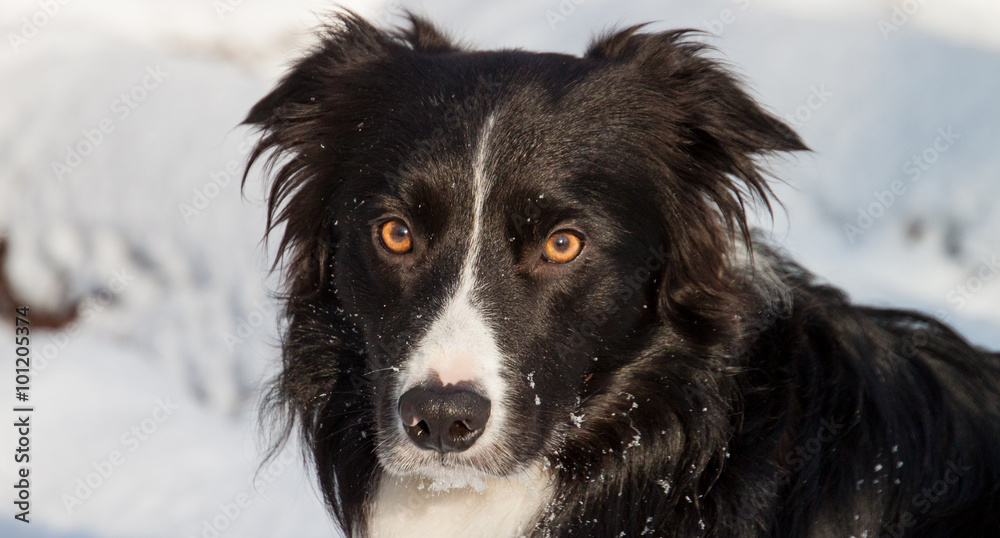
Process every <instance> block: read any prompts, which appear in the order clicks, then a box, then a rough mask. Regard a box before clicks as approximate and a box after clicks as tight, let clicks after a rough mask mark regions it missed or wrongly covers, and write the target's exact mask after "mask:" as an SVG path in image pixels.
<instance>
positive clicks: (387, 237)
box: [379, 219, 413, 254]
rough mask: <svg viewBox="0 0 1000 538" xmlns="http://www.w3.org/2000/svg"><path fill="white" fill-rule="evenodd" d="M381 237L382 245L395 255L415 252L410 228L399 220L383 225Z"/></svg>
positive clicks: (380, 231)
mask: <svg viewBox="0 0 1000 538" xmlns="http://www.w3.org/2000/svg"><path fill="white" fill-rule="evenodd" d="M379 237H380V238H381V239H382V245H384V246H385V248H386V249H388V250H389V252H392V253H393V254H406V253H407V252H409V251H411V250H413V238H412V237H411V236H410V228H409V227H408V226H407V225H406V223H405V222H403V221H401V220H399V219H392V220H389V221H386V222H385V223H384V224H382V227H381V228H380V229H379Z"/></svg>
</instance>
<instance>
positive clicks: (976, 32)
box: [0, 0, 1000, 538]
mask: <svg viewBox="0 0 1000 538" xmlns="http://www.w3.org/2000/svg"><path fill="white" fill-rule="evenodd" d="M914 1H915V0H914ZM223 2H224V4H223V3H220V2H210V1H208V0H175V1H172V2H169V3H168V2H159V1H154V0H90V1H88V2H73V1H70V2H67V3H65V5H60V7H59V11H58V12H57V13H56V14H54V15H50V16H47V17H46V22H45V24H43V25H39V28H38V29H37V35H33V36H32V37H30V39H27V42H26V43H23V44H21V45H19V46H18V47H17V51H16V52H14V47H13V46H12V45H11V42H10V41H9V36H10V35H11V33H20V32H22V31H23V30H24V27H25V19H24V18H23V17H27V18H28V19H27V20H29V21H30V20H31V18H32V17H36V16H37V13H38V12H39V10H41V9H42V7H40V6H41V4H39V3H38V2H37V1H36V0H17V1H10V0H8V1H7V2H5V4H4V10H2V11H0V30H3V32H0V33H2V35H3V37H4V42H3V43H0V80H2V81H3V83H2V84H0V103H3V104H2V105H0V235H2V236H4V237H6V239H7V241H8V247H9V249H8V250H9V252H8V256H7V259H6V264H5V266H4V267H3V271H4V274H5V276H6V278H7V279H8V280H9V281H10V282H11V283H12V284H13V285H14V287H15V289H17V290H18V292H19V293H20V294H21V299H22V300H25V301H27V302H29V303H30V304H32V305H34V306H35V307H36V308H37V309H38V310H42V309H45V310H49V311H59V310H62V309H66V308H69V307H71V306H72V305H74V304H76V305H78V308H79V309H80V312H81V316H80V318H79V320H78V322H77V323H76V324H74V325H73V326H71V327H69V328H67V329H61V330H58V331H51V330H49V331H43V330H38V331H35V332H34V333H33V342H34V352H35V372H34V385H33V386H34V388H33V389H32V402H33V403H34V404H35V405H36V406H37V412H36V414H35V418H34V419H33V420H36V421H37V422H36V424H35V425H34V430H33V432H32V443H33V444H32V446H33V458H34V459H33V465H32V475H33V476H34V477H35V480H34V489H33V494H34V497H33V499H34V504H33V516H34V518H35V522H34V523H33V524H31V525H30V526H25V525H23V524H20V523H18V524H16V525H15V524H13V523H11V522H12V521H13V520H12V518H11V515H12V513H11V511H12V510H13V508H12V507H11V506H10V504H9V503H5V504H4V505H3V508H0V516H2V517H0V535H3V536H25V537H54V536H61V537H77V538H105V537H112V536H129V537H160V536H183V537H185V538H187V537H202V536H212V535H213V534H212V532H211V531H209V530H206V527H205V525H206V524H208V525H209V526H212V525H213V524H214V525H216V531H215V532H218V533H219V535H220V536H227V535H228V536H240V537H249V538H254V537H270V536H302V537H313V536H315V537H319V536H330V535H332V533H333V530H332V526H331V524H330V522H329V520H328V518H327V516H326V514H325V513H324V509H323V506H322V503H321V501H320V500H319V499H318V495H317V493H316V492H315V488H314V487H313V486H312V484H313V478H312V476H311V474H310V473H309V472H308V471H307V470H305V469H303V468H302V466H301V465H299V464H298V463H297V460H296V459H295V456H296V454H297V453H296V451H295V450H296V449H295V447H292V448H289V449H287V451H286V452H285V453H284V455H283V456H282V459H280V460H279V463H280V465H279V466H278V467H274V468H271V469H270V470H268V469H263V470H261V471H260V473H257V467H258V464H259V463H260V451H259V450H258V449H257V447H256V444H255V440H256V439H257V438H258V435H257V432H256V430H255V428H254V411H255V404H256V400H257V397H258V387H259V385H260V382H261V380H263V379H266V378H267V377H268V375H269V373H270V372H271V371H272V370H273V367H274V365H275V358H276V345H277V329H276V308H277V306H276V304H275V302H274V300H273V298H272V297H271V292H272V291H273V290H274V289H275V288H276V286H277V281H276V279H275V277H274V276H273V275H269V273H268V270H267V269H268V260H267V257H266V254H267V253H266V252H265V251H264V249H263V248H262V245H261V244H260V237H261V234H262V233H263V226H264V212H263V208H262V206H261V192H262V186H261V178H260V176H259V175H258V173H256V172H255V173H253V174H251V176H250V178H249V180H248V186H247V190H246V195H247V199H245V200H244V199H242V198H241V196H240V188H239V180H238V177H237V175H238V174H239V173H240V171H239V167H240V165H241V164H242V162H243V161H244V158H245V154H246V149H247V145H248V143H249V142H250V141H251V140H252V136H251V134H250V133H248V132H247V131H246V130H245V129H244V128H240V127H238V126H237V125H238V123H239V121H240V120H241V119H242V117H243V115H244V114H245V113H246V111H247V110H248V109H249V107H250V106H251V105H252V104H253V103H254V102H255V100H256V99H258V98H259V97H261V96H262V95H263V94H264V93H265V92H266V91H267V89H268V88H269V87H270V85H271V84H273V82H274V78H275V77H276V76H277V75H278V74H280V72H281V69H282V66H283V65H284V64H286V63H287V62H288V61H289V60H290V59H291V58H292V57H294V54H295V51H296V50H299V48H301V47H302V46H303V45H305V44H307V43H308V42H309V40H310V34H309V32H308V28H309V27H310V26H311V25H312V24H314V23H315V21H316V20H317V12H321V11H322V10H324V9H326V8H327V6H328V4H327V3H325V2H320V1H319V0H315V1H301V2H278V1H277V0H246V1H242V0H223ZM903 4H905V2H898V3H896V4H893V3H891V2H867V1H862V0H852V1H840V0H838V1H836V2H833V1H831V0H809V1H805V0H803V1H801V2H800V1H799V0H795V1H792V0H716V1H711V2H704V1H697V0H676V1H674V2H670V3H669V6H668V8H664V3H663V2H662V1H661V0H636V1H632V2H629V3H628V4H627V6H623V5H622V3H620V2H619V3H612V2H610V1H606V0H605V1H602V0H572V1H570V0H562V1H557V0H546V1H543V2H529V1H528V0H523V1H518V2H491V3H481V2H477V3H469V2H459V1H458V0H434V1H426V2H422V3H417V2H412V3H404V4H400V3H399V2H396V1H390V2H382V1H375V0H368V1H365V0H358V1H355V2H347V3H346V5H347V6H348V7H351V8H352V9H355V10H357V11H359V12H360V13H361V14H363V15H366V16H369V17H374V18H377V19H379V20H381V21H392V22H399V21H400V20H401V19H400V17H401V15H402V13H403V7H404V6H405V7H411V8H413V9H414V10H415V11H417V12H418V13H424V14H427V15H429V16H431V17H432V18H433V19H435V20H437V21H440V22H441V23H442V26H443V27H444V28H445V29H447V30H448V31H449V32H450V33H452V34H454V35H456V36H458V37H460V38H462V39H463V40H464V41H465V42H468V43H471V44H474V45H477V46H482V47H523V48H527V49H545V50H557V51H565V52H573V53H578V52H580V51H581V50H582V49H583V48H584V46H585V45H586V43H587V41H588V40H589V38H590V37H591V35H592V34H593V33H595V32H596V31H601V30H605V29H607V28H610V27H613V26H623V25H627V24H633V23H638V22H645V21H656V22H654V23H653V24H652V25H651V29H665V28H670V27H694V28H701V29H706V30H709V31H711V32H713V33H715V34H718V37H717V38H713V39H711V42H712V43H713V44H715V45H716V46H717V47H718V48H719V49H720V52H719V55H720V56H721V57H723V58H725V59H726V60H727V61H728V62H729V63H731V64H732V65H734V66H735V68H736V69H737V70H738V72H740V73H741V74H742V75H743V76H745V77H746V79H747V80H748V81H749V84H750V86H751V87H752V88H753V90H754V91H755V94H756V95H757V97H758V98H759V99H760V100H761V101H762V102H763V103H765V104H766V105H767V106H768V107H769V108H771V109H772V110H773V111H775V112H776V113H778V114H779V115H780V116H782V117H790V118H791V120H790V121H791V122H792V123H793V124H795V126H796V128H797V129H798V130H799V132H800V133H801V134H802V135H803V137H804V138H805V140H806V142H807V143H808V144H809V145H810V146H811V147H812V148H813V149H814V150H815V151H814V153H812V154H808V155H802V156H798V157H793V158H790V159H784V160H778V161H776V162H775V163H774V165H775V172H776V175H777V176H778V177H780V178H782V179H783V180H784V181H785V183H776V190H777V191H778V194H779V197H780V198H781V199H782V201H783V202H784V210H779V211H778V214H777V215H776V218H775V222H774V225H773V229H774V232H773V234H772V235H773V238H774V240H775V241H776V242H779V243H781V244H784V245H785V246H786V248H787V249H788V250H789V252H790V253H792V254H793V255H794V256H795V257H797V258H798V259H799V260H800V261H801V262H803V264H804V265H806V266H807V267H809V268H811V269H813V270H814V271H816V272H817V273H818V274H819V275H821V276H822V277H823V278H825V279H827V280H829V281H831V282H833V283H834V284H837V285H840V286H843V287H845V288H846V289H847V290H849V291H850V293H851V294H852V296H854V297H855V298H856V299H858V300H860V301H863V302H867V303H873V304H878V305H889V304H892V305H897V306H903V307H914V308H919V309H922V310H926V311H929V312H933V313H936V314H938V315H940V316H942V317H943V318H945V319H947V320H948V321H949V322H950V323H953V324H954V325H955V326H956V327H958V328H959V330H960V331H961V332H962V333H963V334H966V335H967V336H968V337H969V338H971V339H972V340H973V341H974V342H977V343H979V344H982V345H988V346H990V347H993V348H1000V330H998V329H1000V278H996V272H995V271H998V270H1000V267H998V266H997V261H994V260H998V261H1000V212H997V211H996V210H995V207H996V204H997V203H998V202H1000V173H998V172H997V170H1000V152H997V151H996V149H997V148H998V147H1000V131H998V130H997V128H996V126H997V125H1000V102H998V101H997V99H996V95H997V94H998V91H1000V38H998V37H997V36H1000V32H998V31H997V30H998V26H1000V22H998V21H1000V18H998V17H997V16H996V15H997V9H998V7H997V4H996V3H995V2H992V1H990V0H949V2H947V3H946V2H924V3H921V7H920V8H919V10H918V11H917V12H916V13H915V14H913V15H912V17H910V18H909V20H908V21H907V22H906V23H905V24H902V25H900V27H899V30H898V31H895V32H891V33H890V34H888V35H884V34H883V30H880V27H879V21H880V20H890V21H891V16H892V13H893V11H892V10H893V6H894V5H896V6H902V5H903ZM220 5H224V6H231V7H232V9H231V10H230V9H228V8H225V7H222V8H220ZM144 83H145V84H144ZM123 94H125V97H123ZM942 133H944V134H942ZM956 135H957V136H956ZM88 143H89V144H90V145H91V146H93V148H92V151H86V153H88V154H87V155H81V156H80V157H79V159H73V158H72V156H71V155H68V154H69V153H71V152H70V151H69V150H68V147H72V148H74V149H80V148H82V149H83V150H86V149H87V144H88ZM935 145H936V147H935ZM914 156H916V159H915V158H914ZM931 158H933V161H934V162H933V164H929V163H928V162H925V161H929V160H930V159H931ZM77 160H78V161H79V162H77ZM918 160H920V162H921V163H923V164H925V165H926V170H924V169H923V168H922V167H921V165H920V164H919V163H918V162H917V161H918ZM53 163H55V164H57V165H63V167H64V168H60V167H59V166H55V167H54V166H53ZM914 167H916V168H914ZM66 169H70V171H66ZM915 170H919V174H915V173H914V171H915ZM915 175H916V179H914V176H915ZM894 182H899V185H897V186H896V192H897V193H898V194H892V189H893V185H894ZM900 185H901V186H902V187H900ZM887 192H888V193H890V194H892V196H891V200H890V197H889V196H888V195H887V194H886V193H887ZM859 208H860V209H861V210H862V211H863V212H865V213H866V214H867V215H868V217H869V219H870V220H871V223H870V226H868V227H867V228H866V229H864V230H863V233H858V234H853V235H852V234H851V233H849V232H846V231H845V225H853V226H858V227H859V229H860V226H859ZM875 213H878V215H877V216H876V215H875ZM767 226H770V224H769V223H768V224H767ZM2 330H3V329H2V328H0V331H2ZM8 330H9V328H8ZM10 345H11V342H10V339H9V338H0V353H2V354H4V356H10V354H11V353H12V350H11V348H10ZM2 376H4V379H5V380H7V379H9V376H10V369H9V368H5V369H3V371H2ZM529 381H531V378H530V377H529ZM5 383H6V385H5V386H7V387H10V386H11V384H12V380H11V381H5ZM157 400H160V401H161V402H164V403H166V402H168V401H169V405H167V407H169V408H171V409H172V407H173V406H174V405H176V409H172V411H171V413H170V414H169V416H167V417H166V419H165V420H164V421H163V422H162V423H161V422H156V420H155V418H156V417H160V418H163V411H162V410H161V411H159V412H154V409H156V407H157V405H158V403H157ZM5 413H6V414H5V415H3V418H4V419H8V420H11V421H12V420H13V415H11V414H10V413H9V412H5ZM574 418H575V419H576V420H583V417H582V416H580V417H574ZM154 423H155V431H153V432H152V433H150V434H148V435H146V434H143V435H146V437H147V439H146V440H144V441H141V442H139V443H138V446H136V443H135V440H136V439H137V437H134V434H133V436H132V437H129V436H128V435H126V434H128V433H130V432H131V431H132V428H133V427H138V428H140V431H141V429H142V426H143V425H144V424H145V425H146V426H147V429H148V428H149V427H152V424H154ZM11 436H12V431H11V429H10V428H3V429H0V445H2V446H3V447H8V446H11V443H12V442H13V439H12V437H11ZM133 447H134V450H133ZM3 450H7V449H6V448H4V449H3ZM113 451H118V452H120V453H121V464H120V465H117V466H113V467H114V472H113V473H112V474H111V475H110V476H108V477H107V478H105V479H103V480H102V483H101V485H100V486H99V487H98V488H97V489H96V490H94V491H93V494H92V495H91V496H90V497H89V498H88V499H86V500H85V501H82V504H81V505H80V506H73V507H72V511H70V510H68V509H67V508H66V502H67V501H66V496H67V495H76V493H77V492H76V489H77V488H78V487H79V483H78V482H77V480H78V479H80V480H84V481H85V480H86V479H87V478H88V476H89V475H90V474H92V473H94V472H97V471H98V470H100V469H106V466H104V467H102V465H103V464H104V463H105V462H108V461H109V457H110V456H111V455H112V452H113ZM116 461H118V459H117V458H116ZM95 465H97V467H96V468H95V467H94V466H95ZM14 472H15V470H14V467H13V466H12V463H11V462H10V459H9V458H6V457H5V458H0V480H2V481H3V482H5V483H6V482H11V481H12V480H13V475H14ZM255 477H256V480H257V482H256V484H254V483H253V482H252V481H253V480H255ZM81 491H84V492H85V490H81ZM238 499H239V500H243V501H246V502H245V503H244V504H245V505H246V507H245V508H240V513H239V515H238V516H235V517H230V515H229V514H233V513H234V512H233V508H232V507H233V506H238V505H237V502H238ZM206 522H207V523H206ZM15 523H16V522H15ZM223 526H225V529H223V530H218V529H221V528H222V527H223Z"/></svg>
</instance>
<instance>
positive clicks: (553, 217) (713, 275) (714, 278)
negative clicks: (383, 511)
mask: <svg viewBox="0 0 1000 538" xmlns="http://www.w3.org/2000/svg"><path fill="white" fill-rule="evenodd" d="M248 122H249V123H252V124H255V125H258V126H260V127H261V128H262V129H263V130H264V132H265V136H264V138H263V139H262V143H261V145H260V147H259V148H258V151H257V153H256V154H255V156H254V158H256V157H258V156H260V155H261V154H262V153H263V152H266V151H268V150H272V149H273V150H277V151H278V155H287V156H288V160H287V161H285V164H284V165H283V167H282V168H281V169H280V170H279V171H278V173H277V174H276V179H275V183H274V185H273V189H272V193H271V209H272V211H273V212H276V213H275V222H282V221H283V222H285V226H286V227H285V236H284V239H283V244H282V249H283V250H285V255H286V257H287V259H288V261H289V262H290V263H289V265H288V267H289V268H290V269H289V272H288V278H289V315H290V329H289V342H290V344H289V343H286V351H285V355H286V356H285V368H286V372H285V374H284V375H285V376H286V378H294V379H296V381H295V382H292V383H288V382H287V379H286V388H285V393H284V394H283V395H282V397H283V398H285V399H286V400H287V402H286V403H287V404H288V405H290V406H292V407H293V408H294V410H295V411H296V412H297V413H298V414H299V416H300V418H303V419H304V425H305V427H307V428H315V429H320V428H322V427H323V422H324V416H326V415H329V419H330V421H331V422H332V421H333V420H334V418H335V416H336V414H337V413H344V412H346V411H347V410H345V409H331V402H343V401H344V400H338V399H337V398H338V397H337V396H336V395H334V396H331V393H332V392H334V391H335V390H336V389H335V388H334V387H335V386H336V384H337V381H336V380H335V378H336V377H337V376H341V377H342V376H346V375H348V374H349V373H354V374H355V375H356V374H357V373H359V372H360V373H362V374H363V375H364V376H365V379H367V380H369V381H370V383H368V384H365V385H364V386H363V387H356V388H358V389H359V390H358V392H359V395H361V396H363V399H362V400H360V401H361V403H357V405H360V406H365V407H366V408H367V409H369V410H370V413H364V414H363V416H365V417H368V418H370V422H369V423H368V424H367V427H366V429H365V431H371V432H372V433H373V435H374V440H373V442H374V450H375V453H376V454H377V456H378V461H379V462H380V463H381V465H382V467H383V468H384V469H386V470H387V471H389V472H390V473H395V474H411V473H413V474H420V475H426V476H431V477H436V478H443V479H448V480H466V479H469V478H475V477H477V476H481V475H509V474H513V473H516V472H518V471H520V470H522V469H524V468H525V466H527V465H530V464H532V463H535V462H538V461H539V460H541V459H543V458H545V457H547V456H550V455H552V454H554V453H556V452H558V451H559V450H560V447H561V446H562V444H563V443H564V441H565V439H566V438H567V436H572V435H578V433H575V431H576V430H579V429H580V428H578V425H579V422H580V421H584V420H588V419H589V418H590V417H588V416H587V414H588V410H587V409H588V408H587V402H588V401H589V400H590V399H592V398H593V399H595V401H596V400H599V399H600V397H601V395H602V394H606V393H613V392H614V391H615V390H616V382H615V380H616V378H617V376H620V375H621V373H622V372H623V371H625V370H627V369H628V368H630V366H631V365H633V364H635V363H636V361H641V360H643V350H644V349H646V348H647V347H649V346H650V345H651V342H652V341H653V340H654V339H655V340H657V341H658V342H662V341H663V340H664V339H668V340H670V339H672V340H673V341H674V342H675V343H676V345H677V346H682V347H685V348H687V349H693V348H697V347H698V346H704V347H711V346H722V347H725V346H727V345H730V344H731V343H732V339H734V338H736V337H737V336H738V334H737V333H739V330H740V329H739V327H738V326H735V325H734V322H733V318H734V316H738V315H739V313H740V310H739V309H740V308H743V307H745V306H746V305H745V302H744V298H743V297H741V296H740V295H739V294H738V293H737V291H735V289H736V287H735V286H734V285H733V281H734V279H736V278H737V277H738V275H737V274H736V273H735V272H734V270H733V267H732V265H733V264H732V260H731V259H730V256H729V255H730V253H731V251H732V249H733V243H734V237H735V235H736V234H735V233H734V232H738V231H740V229H741V228H744V227H745V224H744V222H745V221H744V215H743V202H744V199H745V197H746V196H748V195H749V196H751V197H752V196H754V195H758V194H759V195H764V194H765V192H766V187H765V186H764V184H763V180H762V178H761V176H760V174H759V172H758V171H757V168H756V166H755V164H754V160H753V159H754V157H755V156H757V155H761V154H765V153H768V152H771V151H778V150H792V149H801V147H802V146H801V142H799V140H798V139H797V138H796V137H795V135H794V134H792V133H791V131H789V130H788V129H787V128H785V127H784V126H783V125H782V124H780V123H779V122H778V121H777V120H775V119H774V118H772V117H771V116H770V115H768V114H766V113H765V112H763V111H762V110H760V109H759V108H758V107H757V106H756V105H755V104H754V103H753V102H752V101H751V100H750V99H749V98H748V97H747V96H746V95H745V94H744V92H743V91H742V90H741V89H740V88H739V87H738V85H737V84H736V83H735V82H734V80H733V79H732V78H731V77H730V76H728V75H727V74H726V73H725V72H724V71H722V70H721V69H719V68H717V66H716V65H715V64H714V63H713V62H712V61H710V60H708V59H705V58H704V57H703V56H702V55H701V54H700V47H699V46H697V45H694V44H691V43H689V42H686V41H684V35H683V34H681V33H671V34H650V35H646V34H638V33H637V31H636V29H632V30H629V31H626V32H622V33H620V34H615V35H612V36H608V37H606V38H604V39H602V40H600V41H599V42H597V43H596V44H595V45H593V46H592V47H591V49H590V51H589V52H588V53H587V55H585V56H584V57H572V56H566V55H556V54H534V53H526V52H520V51H498V52H466V51H463V50H460V49H459V48H458V47H456V46H454V45H452V44H451V43H449V42H448V41H447V40H445V39H444V38H443V37H442V36H441V35H440V34H438V33H437V32H436V31H434V30H433V28H431V27H430V26H428V25H427V24H426V23H424V22H422V21H419V20H416V21H414V28H413V30H411V31H410V32H409V33H407V34H406V35H404V36H393V35H390V34H386V33H384V32H381V31H379V30H376V29H374V28H372V27H370V26H368V25H367V24H366V23H364V22H363V21H360V20H358V19H356V18H354V17H351V16H344V17H342V18H341V19H340V20H339V22H338V23H336V24H335V25H333V26H332V27H331V28H330V29H329V31H328V34H327V35H326V36H325V39H324V41H323V43H322V45H321V46H320V47H319V48H317V49H316V50H315V51H313V53H312V54H310V55H309V56H308V57H306V58H305V59H303V60H302V61H301V62H299V64H298V65H297V66H296V67H295V68H294V69H293V70H292V72H291V73H290V74H289V75H288V76H287V77H286V78H285V79H284V80H283V81H282V82H281V83H280V84H279V86H278V87H277V88H276V89H275V90H274V91H273V92H272V93H271V94H270V95H269V96H268V97H266V98H265V99H264V100H262V101H261V102H260V103H258V105H257V106H256V107H255V108H254V110H253V111H252V112H251V114H250V116H249V118H248ZM279 209H280V211H279ZM743 231H744V232H745V228H744V230H743ZM326 341H337V346H339V347H337V349H339V350H340V351H339V352H338V353H334V352H332V351H330V350H329V349H325V348H324V345H326V344H324V342H326ZM331 349H332V347H331ZM339 386H341V387H342V386H350V385H345V384H344V383H342V382H341V383H340V385H339ZM296 391H297V392H296ZM350 405H355V402H354V400H352V401H351V404H350ZM334 407H335V406H334ZM311 433H312V437H310V438H311V439H313V440H314V441H315V440H316V438H318V437H321V436H322V435H321V434H320V432H319V431H314V432H311Z"/></svg>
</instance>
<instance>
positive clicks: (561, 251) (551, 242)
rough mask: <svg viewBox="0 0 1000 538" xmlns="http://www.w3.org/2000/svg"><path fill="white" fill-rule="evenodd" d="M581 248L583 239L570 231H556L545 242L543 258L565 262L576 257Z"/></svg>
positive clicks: (554, 261)
mask: <svg viewBox="0 0 1000 538" xmlns="http://www.w3.org/2000/svg"><path fill="white" fill-rule="evenodd" d="M581 250H583V240H582V239H580V236H578V235H576V234H575V233H573V232H570V231H561V232H556V233H554V234H552V235H551V236H549V239H548V240H547V241H546V242H545V252H544V253H543V255H544V256H545V259H546V260H548V261H550V262H553V263H567V262H571V261H573V260H574V259H576V257H577V256H579V255H580V251H581Z"/></svg>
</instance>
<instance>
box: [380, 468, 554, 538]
mask: <svg viewBox="0 0 1000 538" xmlns="http://www.w3.org/2000/svg"><path fill="white" fill-rule="evenodd" d="M551 499H552V481H551V479H550V475H549V473H548V472H546V471H544V470H542V469H540V468H531V469H530V470H527V471H525V472H524V473H522V474H520V475H517V476H514V477H511V478H488V479H483V480H481V481H478V482H477V483H475V484H473V485H472V486H468V485H467V486H463V487H451V488H442V487H441V486H439V484H438V483H435V482H434V481H433V480H431V479H427V478H417V477H407V478H397V477H393V476H385V477H384V478H383V479H382V483H381V484H380V486H379V492H378V496H377V499H376V502H375V505H374V506H373V507H372V512H371V519H370V521H369V531H370V534H371V538H424V537H428V538H430V537H433V538H448V537H452V536H456V537H458V536H461V537H468V538H517V537H520V536H524V535H526V534H528V532H530V531H531V529H532V527H533V526H534V524H535V522H536V521H537V519H538V517H539V516H540V515H541V513H542V511H543V510H544V508H545V506H546V505H547V504H548V503H549V501H550V500H551Z"/></svg>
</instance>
